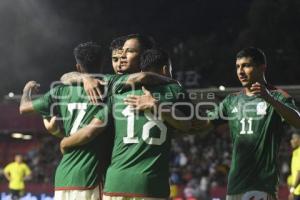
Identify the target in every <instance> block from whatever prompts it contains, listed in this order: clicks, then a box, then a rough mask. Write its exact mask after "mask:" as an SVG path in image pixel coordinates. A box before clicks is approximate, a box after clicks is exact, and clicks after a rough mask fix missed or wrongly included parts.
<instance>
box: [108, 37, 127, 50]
mask: <svg viewBox="0 0 300 200" xmlns="http://www.w3.org/2000/svg"><path fill="white" fill-rule="evenodd" d="M125 41H126V36H121V37H117V38H115V39H114V40H113V41H112V42H111V43H110V47H109V50H110V51H111V52H112V51H113V50H118V49H122V47H123V45H124V42H125Z"/></svg>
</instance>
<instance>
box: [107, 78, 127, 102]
mask: <svg viewBox="0 0 300 200" xmlns="http://www.w3.org/2000/svg"><path fill="white" fill-rule="evenodd" d="M105 77H106V80H105V81H106V83H107V85H106V90H107V97H109V96H111V95H113V94H116V93H120V92H122V91H123V90H124V89H125V87H124V86H125V84H126V81H127V80H128V77H129V75H109V76H105Z"/></svg>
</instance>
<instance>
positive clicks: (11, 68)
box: [0, 0, 296, 96]
mask: <svg viewBox="0 0 300 200" xmlns="http://www.w3.org/2000/svg"><path fill="white" fill-rule="evenodd" d="M251 2H252V1H241V0H226V1H220V0H186V1H182V0H181V1H180V0H178V1H174V0H173V1H171V0H165V1H163V0H151V1H141V0H132V1H113V0H111V1H109V0H105V1H100V0H99V1H96V0H87V1H82V0H73V1H70V0H69V1H59V0H43V1H40V0H1V2H0V24H1V29H0V36H1V42H0V48H1V54H0V76H1V77H0V78H1V88H0V96H3V95H5V94H7V93H8V92H10V91H13V92H15V93H21V91H22V88H23V85H24V84H25V83H26V81H28V80H31V79H33V80H37V81H38V82H40V83H41V84H42V91H45V90H47V89H48V85H49V83H50V82H51V80H55V79H58V78H59V77H60V75H61V74H62V73H64V72H68V71H71V70H73V66H74V59H73V55H72V50H73V48H74V47H75V46H76V45H77V44H79V43H80V42H85V41H91V40H93V41H98V42H100V43H102V44H104V45H108V44H109V43H110V41H111V40H112V39H113V38H114V37H116V36H120V35H124V34H129V33H137V32H139V33H146V34H149V35H152V36H153V37H154V38H155V39H156V40H157V41H158V42H159V43H160V44H161V46H163V47H164V48H166V49H167V50H168V51H172V49H173V47H174V45H177V44H178V43H180V41H184V42H188V41H189V40H191V38H194V39H195V40H196V41H200V42H201V41H202V40H201V39H202V38H203V41H204V42H202V43H205V41H207V38H212V40H213V41H214V42H213V44H214V45H215V46H218V45H220V46H226V44H231V43H234V41H235V39H236V38H238V37H240V34H241V31H242V30H243V29H245V27H247V26H248V24H249V20H248V17H249V9H250V8H251ZM215 38H217V39H215ZM190 43H193V42H190ZM209 44H210V43H208V45H209ZM202 46H205V45H202ZM196 49H197V46H196ZM223 49H225V50H226V49H227V48H220V50H219V51H217V52H216V51H215V50H212V54H216V56H215V57H216V60H217V61H218V59H220V58H221V57H222V54H223V53H222V50H223ZM230 49H231V50H232V49H234V48H230ZM234 50H235V49H234ZM201 51H205V49H204V50H203V49H201ZM227 53H228V55H231V57H230V56H228V57H226V58H223V59H225V62H224V63H226V64H233V62H234V59H233V58H234V53H235V52H234V51H232V52H231V51H229V52H227ZM225 55H227V54H225ZM224 57H225V56H224ZM204 58H205V57H204ZM213 58H214V57H213V56H211V59H213ZM108 60H109V54H108V55H107V64H106V65H107V66H106V68H110V67H111V66H110V63H109V62H108ZM217 61H215V62H217ZM199 62H201V63H202V61H201V60H199ZM222 62H223V61H222ZM195 65H196V66H198V65H197V62H196V64H195ZM199 65H200V64H199ZM203 65H205V64H204V63H203ZM220 65H222V63H220ZM175 67H178V66H175ZM204 68H205V67H204ZM181 69H182V67H181ZM211 70H212V69H210V68H207V69H206V71H211ZM226 79H227V80H226ZM233 79H234V76H231V75H229V77H224V80H225V81H224V80H222V77H216V78H211V80H210V81H209V82H210V83H212V82H214V81H216V80H217V81H219V83H222V82H225V83H226V84H229V85H235V84H238V83H237V82H236V81H235V80H233ZM285 83H288V84H296V83H293V82H288V81H285V79H282V81H281V82H280V84H285Z"/></svg>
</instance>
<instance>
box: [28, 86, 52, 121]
mask: <svg viewBox="0 0 300 200" xmlns="http://www.w3.org/2000/svg"><path fill="white" fill-rule="evenodd" d="M57 89H58V88H57V87H56V88H53V89H52V90H50V91H49V92H47V93H46V94H44V95H43V96H42V97H39V98H38V99H35V100H33V101H32V105H33V109H34V110H35V111H36V112H38V113H40V114H41V115H43V116H44V117H50V116H53V115H54V113H53V110H52V106H53V104H54V103H55V96H57Z"/></svg>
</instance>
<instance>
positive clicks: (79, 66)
mask: <svg viewBox="0 0 300 200" xmlns="http://www.w3.org/2000/svg"><path fill="white" fill-rule="evenodd" d="M76 69H77V71H78V72H80V73H83V72H84V69H83V67H82V66H81V64H78V63H77V64H76Z"/></svg>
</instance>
